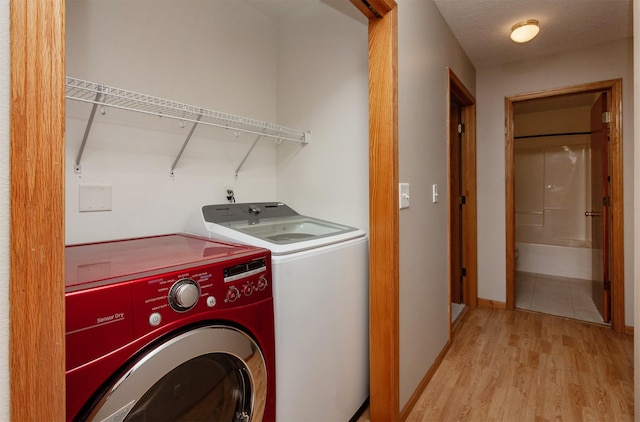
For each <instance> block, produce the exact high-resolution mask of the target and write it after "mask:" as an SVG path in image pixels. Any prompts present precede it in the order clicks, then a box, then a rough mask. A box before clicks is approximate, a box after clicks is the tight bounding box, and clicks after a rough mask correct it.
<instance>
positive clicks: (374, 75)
mask: <svg viewBox="0 0 640 422" xmlns="http://www.w3.org/2000/svg"><path fill="white" fill-rule="evenodd" d="M352 2H353V3H354V4H355V5H356V6H358V4H359V3H360V4H361V2H359V1H358V0H352ZM367 4H368V5H369V6H370V7H367V10H369V11H370V9H371V8H373V9H374V10H376V12H375V13H373V14H372V15H370V14H368V13H367V12H366V11H365V12H364V13H365V15H366V16H368V17H369V303H370V310H369V328H370V329H369V336H370V337H369V338H370V340H369V344H370V351H369V357H370V405H369V406H370V407H369V409H370V418H371V420H372V421H397V420H399V418H400V361H399V349H400V302H399V300H400V299H399V297H400V254H399V233H400V229H399V215H398V211H399V210H398V13H397V7H396V4H395V2H394V1H393V0H386V1H369V2H368V3H367ZM358 8H359V9H360V10H362V8H361V7H359V6H358Z"/></svg>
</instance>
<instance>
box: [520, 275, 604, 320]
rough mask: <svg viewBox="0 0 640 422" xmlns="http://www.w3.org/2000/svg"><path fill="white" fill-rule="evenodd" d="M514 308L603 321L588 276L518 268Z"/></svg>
mask: <svg viewBox="0 0 640 422" xmlns="http://www.w3.org/2000/svg"><path fill="white" fill-rule="evenodd" d="M516 308H519V309H527V310H530V311H537V312H543V313H545V314H551V315H559V316H563V317H568V318H574V319H578V320H582V321H589V322H596V323H600V324H604V322H603V321H602V317H601V316H600V313H599V312H598V309H597V308H596V305H595V304H594V303H593V299H592V298H591V281H590V280H579V279H575V278H565V277H557V276H549V275H544V274H532V273H524V272H517V273H516Z"/></svg>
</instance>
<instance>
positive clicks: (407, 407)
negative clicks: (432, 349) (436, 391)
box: [400, 317, 462, 421]
mask: <svg viewBox="0 0 640 422" xmlns="http://www.w3.org/2000/svg"><path fill="white" fill-rule="evenodd" d="M461 318H462V317H461ZM461 318H458V320H460V319H461ZM450 348H451V339H449V341H447V344H445V346H444V348H443V349H442V350H441V351H440V353H439V354H438V357H436V360H435V361H434V362H433V365H431V368H429V370H428V371H427V373H426V374H425V376H424V378H422V381H420V384H418V387H417V388H416V390H415V391H414V392H413V394H412V395H411V398H409V401H408V402H407V404H406V405H405V406H404V408H403V409H402V411H401V412H400V420H401V421H406V420H407V418H408V417H409V414H410V413H411V411H412V410H413V408H414V407H415V405H416V403H418V400H419V399H420V397H421V396H422V393H423V392H424V390H425V389H426V388H427V384H429V381H431V378H433V375H434V374H435V373H436V371H437V370H438V368H439V367H440V364H441V363H442V361H443V360H444V357H445V356H446V355H447V352H448V351H449V349H450Z"/></svg>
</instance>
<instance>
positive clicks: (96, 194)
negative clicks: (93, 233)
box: [78, 185, 111, 212]
mask: <svg viewBox="0 0 640 422" xmlns="http://www.w3.org/2000/svg"><path fill="white" fill-rule="evenodd" d="M78 197H79V211H80V212H96V211H111V185H80V186H79V192H78Z"/></svg>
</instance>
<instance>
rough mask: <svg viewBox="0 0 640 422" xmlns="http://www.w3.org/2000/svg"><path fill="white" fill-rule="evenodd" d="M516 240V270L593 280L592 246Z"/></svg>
mask: <svg viewBox="0 0 640 422" xmlns="http://www.w3.org/2000/svg"><path fill="white" fill-rule="evenodd" d="M574 244H575V245H578V246H553V245H540V244H535V243H520V242H516V251H517V259H516V271H523V272H528V273H536V274H547V275H555V276H560V277H570V278H579V279H583V280H591V278H592V275H591V272H592V271H591V252H592V251H591V248H589V247H587V246H588V245H587V244H586V242H585V243H580V242H574Z"/></svg>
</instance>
